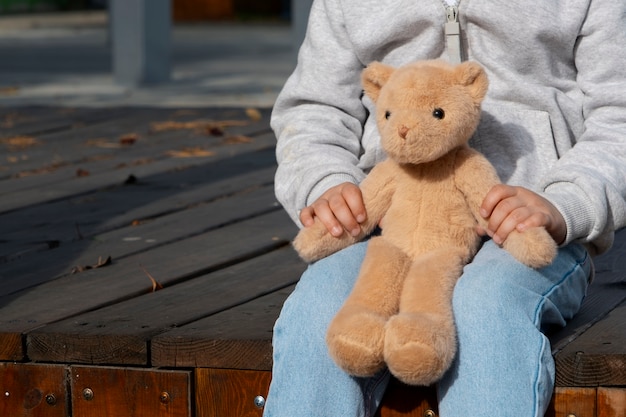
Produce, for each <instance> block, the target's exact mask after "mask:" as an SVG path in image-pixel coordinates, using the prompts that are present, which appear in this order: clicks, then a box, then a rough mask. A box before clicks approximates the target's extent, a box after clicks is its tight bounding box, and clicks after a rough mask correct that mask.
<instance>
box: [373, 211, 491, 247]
mask: <svg viewBox="0 0 626 417" xmlns="http://www.w3.org/2000/svg"><path fill="white" fill-rule="evenodd" d="M465 210H467V209H465ZM420 211H421V210H420ZM429 211H430V210H429ZM393 212H394V210H390V211H389V212H388V214H389V215H388V216H385V217H386V218H385V219H384V220H383V222H382V225H383V230H382V235H383V237H384V238H385V239H386V240H388V241H389V242H390V243H392V244H393V245H394V246H396V247H398V248H400V249H401V250H402V251H403V252H405V253H406V254H408V255H409V256H411V257H414V256H417V255H419V254H422V253H425V252H429V251H432V250H437V249H441V248H446V247H461V248H470V252H472V253H473V251H474V250H475V248H476V247H477V245H478V243H479V242H480V237H479V235H478V233H477V232H476V221H475V220H474V218H473V217H472V216H471V215H469V214H465V213H462V212H459V211H457V210H440V211H434V212H433V211H430V214H427V213H424V212H423V211H422V213H419V212H418V211H415V210H411V211H408V210H403V213H402V214H401V215H400V213H398V214H394V213H393ZM407 212H408V213H407Z"/></svg>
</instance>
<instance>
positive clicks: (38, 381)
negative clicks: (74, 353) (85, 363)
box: [0, 363, 70, 417]
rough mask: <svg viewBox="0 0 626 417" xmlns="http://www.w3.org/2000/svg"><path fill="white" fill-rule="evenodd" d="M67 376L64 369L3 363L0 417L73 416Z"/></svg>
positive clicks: (1, 369)
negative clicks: (70, 408)
mask: <svg viewBox="0 0 626 417" xmlns="http://www.w3.org/2000/svg"><path fill="white" fill-rule="evenodd" d="M67 375H68V369H67V367H65V366H62V365H46V364H38V365H34V364H19V363H0V416H7V417H10V416H41V417H65V416H68V415H70V410H69V395H68V385H67Z"/></svg>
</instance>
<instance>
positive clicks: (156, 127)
mask: <svg viewBox="0 0 626 417" xmlns="http://www.w3.org/2000/svg"><path fill="white" fill-rule="evenodd" d="M248 123H249V122H248V121H246V120H219V121H213V120H192V121H190V122H175V121H172V120H169V121H166V122H155V123H152V125H151V127H150V129H151V130H152V131H153V132H164V131H168V130H194V129H195V130H198V131H200V132H206V133H209V132H211V130H212V129H219V130H224V129H225V128H227V127H233V126H246V125H247V124H248Z"/></svg>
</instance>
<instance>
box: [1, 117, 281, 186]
mask: <svg viewBox="0 0 626 417" xmlns="http://www.w3.org/2000/svg"><path fill="white" fill-rule="evenodd" d="M109 113H110V114H111V115H110V117H108V118H106V119H103V120H94V121H93V122H92V123H85V122H82V121H78V122H76V123H75V124H73V125H69V126H67V127H66V128H65V129H63V130H60V131H53V132H49V133H41V134H39V135H30V136H32V138H33V139H34V141H31V142H26V143H25V144H22V146H10V142H7V141H6V140H4V141H5V142H7V143H6V144H5V146H4V147H5V148H6V150H7V151H8V154H7V155H8V156H7V157H10V156H11V155H13V157H12V158H11V159H12V160H11V163H10V164H8V166H6V167H5V168H8V171H6V170H5V172H4V173H3V176H7V175H8V176H10V177H12V179H16V180H19V181H16V182H15V183H16V185H13V188H11V186H12V183H7V182H6V181H5V182H2V183H0V194H3V193H6V192H7V191H11V190H12V189H14V188H15V187H18V186H19V187H22V188H25V187H32V186H33V184H36V181H45V182H48V183H49V182H51V181H59V178H66V177H68V176H69V177H71V176H72V175H71V174H72V173H71V171H72V170H71V169H69V168H71V167H74V169H76V167H80V166H81V165H83V166H84V165H85V164H90V163H91V164H93V162H94V161H98V160H109V161H110V160H112V159H116V158H117V159H118V161H116V165H120V164H123V163H126V164H132V163H133V161H136V160H140V161H143V162H144V163H145V162H146V161H147V160H149V158H158V157H159V156H160V155H161V154H163V153H165V152H166V151H174V150H181V149H185V148H187V147H190V146H201V147H203V148H204V147H206V146H211V147H216V146H220V145H224V144H229V143H232V142H233V138H232V137H233V136H237V135H245V136H247V137H256V136H261V135H263V134H266V133H269V132H270V128H269V112H268V111H266V110H256V111H255V112H254V113H255V114H252V113H250V111H249V110H245V111H244V109H219V108H216V109H198V110H196V109H194V110H186V109H180V110H173V109H156V108H128V109H124V108H114V109H111V110H109ZM248 113H250V115H249V114H248ZM102 117H103V118H104V115H103V116H102ZM33 124H36V121H34V122H33ZM220 133H221V134H222V136H220ZM123 138H126V141H124V140H123ZM240 142H241V140H240ZM161 157H162V156H161ZM116 165H114V166H116ZM96 168H97V167H94V168H93V169H96ZM63 169H65V170H66V171H67V173H65V174H63V175H59V173H60V172H61V173H62V171H63Z"/></svg>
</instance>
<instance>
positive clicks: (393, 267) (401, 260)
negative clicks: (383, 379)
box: [326, 236, 410, 376]
mask: <svg viewBox="0 0 626 417" xmlns="http://www.w3.org/2000/svg"><path fill="white" fill-rule="evenodd" d="M409 265H410V261H409V259H408V258H407V257H406V255H405V254H404V253H403V252H401V251H400V250H399V249H398V248H396V247H395V246H393V245H391V244H389V243H388V242H387V241H385V240H384V238H383V237H380V236H379V237H374V238H372V239H371V240H370V242H369V244H368V248H367V253H366V256H365V259H364V261H363V264H362V266H361V270H360V272H359V277H358V278H357V281H356V283H355V285H354V288H353V290H352V292H351V293H350V295H349V296H348V298H347V299H346V301H345V303H344V305H343V306H342V308H341V309H340V310H339V312H338V313H337V314H336V316H335V317H334V318H333V320H332V321H331V323H330V325H329V327H328V331H327V334H326V342H327V345H328V349H329V352H330V355H331V357H332V358H333V359H334V361H335V362H336V363H337V364H338V365H339V366H340V367H341V368H342V369H343V370H345V371H346V372H348V373H349V374H351V375H355V376H372V375H374V374H375V373H376V372H378V371H379V370H381V369H382V368H383V367H384V360H383V344H384V334H385V324H386V323H387V320H388V319H389V317H391V316H392V315H394V314H396V313H397V311H398V304H399V297H400V290H401V287H402V281H403V279H404V275H405V273H406V271H407V269H408V267H409Z"/></svg>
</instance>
